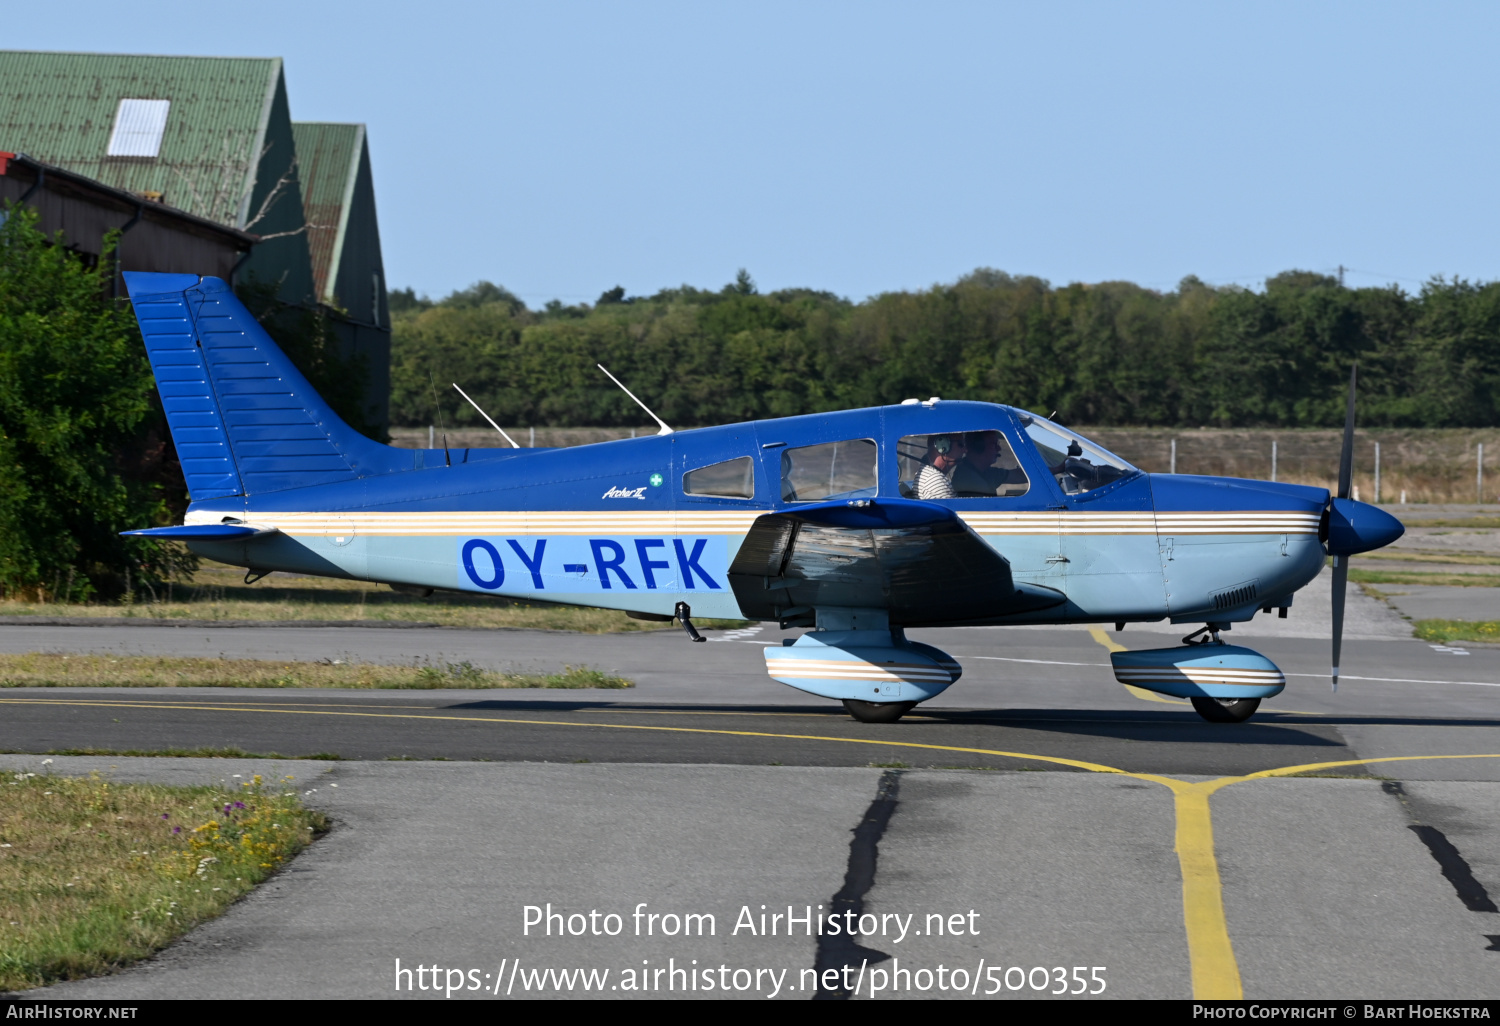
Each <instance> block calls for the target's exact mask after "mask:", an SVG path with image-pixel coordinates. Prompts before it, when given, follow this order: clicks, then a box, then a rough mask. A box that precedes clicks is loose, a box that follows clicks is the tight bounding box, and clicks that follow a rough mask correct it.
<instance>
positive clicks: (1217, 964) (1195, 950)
mask: <svg viewBox="0 0 1500 1026" xmlns="http://www.w3.org/2000/svg"><path fill="white" fill-rule="evenodd" d="M0 704H9V705H65V706H94V707H99V706H103V707H109V708H134V709H180V710H189V711H203V712H247V713H257V712H258V713H280V714H282V715H292V716H356V717H363V718H367V719H398V720H405V719H426V720H445V721H457V722H464V723H509V724H532V725H535V726H543V727H586V728H587V727H593V728H595V729H602V730H654V731H661V732H664V733H676V734H718V735H727V736H731V737H763V738H774V739H778V740H786V741H831V742H834V743H836V744H858V745H882V746H885V747H889V748H919V749H923V750H926V751H940V752H962V753H965V754H969V755H991V756H998V757H1000V758H1006V759H1030V760H1033V761H1036V762H1049V763H1052V764H1054V765H1058V766H1071V767H1073V768H1074V769H1081V770H1087V771H1089V772H1091V773H1108V774H1113V775H1116V776H1122V777H1133V778H1135V779H1136V780H1144V781H1148V782H1150V783H1153V784H1160V785H1161V786H1163V787H1165V788H1167V789H1168V790H1169V791H1171V792H1172V798H1173V808H1174V818H1175V820H1176V837H1175V842H1176V843H1175V845H1174V850H1175V852H1176V854H1177V863H1178V866H1179V868H1180V870H1181V872H1182V913H1183V926H1184V928H1185V930H1186V933H1187V945H1188V960H1189V963H1190V966H1191V970H1192V980H1193V997H1194V998H1196V999H1198V1000H1229V1001H1237V1000H1240V999H1242V998H1243V997H1244V989H1243V987H1242V985H1241V982H1240V969H1239V963H1238V962H1237V961H1236V959H1235V956H1234V946H1233V944H1232V943H1231V942H1230V939H1229V926H1228V923H1227V922H1226V920H1225V917H1224V895H1223V883H1222V881H1221V880H1220V877H1219V863H1218V859H1217V857H1216V855H1215V853H1214V830H1213V816H1212V812H1211V810H1210V808H1209V799H1210V798H1211V797H1212V796H1213V794H1214V793H1215V792H1216V791H1218V790H1220V789H1221V788H1225V787H1228V786H1229V785H1231V784H1240V783H1244V782H1246V781H1252V780H1267V779H1270V778H1272V777H1284V776H1290V775H1292V774H1296V773H1311V772H1315V771H1318V770H1326V769H1338V768H1341V767H1346V766H1366V765H1370V764H1372V763H1380V762H1416V761H1421V760H1429V759H1500V753H1484V754H1474V755H1394V756H1385V757H1382V758H1373V759H1345V760H1340V761H1337V762H1313V763H1304V764H1301V765H1297V766H1280V767H1277V768H1274V769H1266V770H1258V771H1257V772H1254V773H1247V774H1244V775H1243V776H1235V777H1219V778H1218V779H1215V780H1204V781H1199V782H1197V783H1190V782H1188V781H1185V780H1178V779H1176V778H1174V777H1166V776H1162V775H1160V774H1157V773H1132V772H1130V771H1129V770H1122V769H1118V768H1116V767H1114V766H1105V765H1103V764H1101V763H1097V762H1086V761H1084V760H1081V759H1067V758H1063V757H1061V756H1056V755H1036V754H1034V753H1028V752H1008V751H1003V750H1001V749H993V748H968V747H962V746H959V745H933V744H923V743H921V742H916V741H883V740H879V739H875V738H861V737H824V736H821V735H817V734H776V733H771V732H769V731H759V730H724V729H719V728H713V727H667V726H658V725H655V724H646V723H580V722H577V721H573V720H536V719H517V718H511V717H499V716H450V715H446V714H444V715H430V714H426V713H375V712H352V711H348V710H340V711H332V710H320V709H273V708H265V707H257V706H253V705H240V706H228V705H196V704H190V703H164V702H105V701H84V700H75V701H67V700H63V699H51V698H0Z"/></svg>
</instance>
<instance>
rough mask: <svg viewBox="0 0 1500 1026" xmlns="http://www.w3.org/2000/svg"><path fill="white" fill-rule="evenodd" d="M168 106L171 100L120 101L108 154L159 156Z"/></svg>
mask: <svg viewBox="0 0 1500 1026" xmlns="http://www.w3.org/2000/svg"><path fill="white" fill-rule="evenodd" d="M171 106H172V101H171V100H128V99H122V100H121V101H120V107H119V109H118V110H116V111H115V127H114V131H112V132H111V133H110V134H109V149H108V150H106V151H105V152H106V153H107V155H108V156H111V157H154V156H156V155H157V154H158V153H160V152H161V138H162V136H163V135H165V134H166V131H167V109H168V108H169V107H171Z"/></svg>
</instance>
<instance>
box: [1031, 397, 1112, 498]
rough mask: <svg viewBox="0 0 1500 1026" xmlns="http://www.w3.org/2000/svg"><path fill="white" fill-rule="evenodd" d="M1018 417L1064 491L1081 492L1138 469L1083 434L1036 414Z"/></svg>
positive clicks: (1076, 493)
mask: <svg viewBox="0 0 1500 1026" xmlns="http://www.w3.org/2000/svg"><path fill="white" fill-rule="evenodd" d="M1019 416H1020V418H1021V427H1022V428H1024V429H1025V431H1026V437H1027V438H1029V439H1031V444H1032V445H1034V446H1036V451H1037V452H1038V453H1039V454H1040V455H1041V457H1042V461H1043V462H1045V463H1046V464H1047V469H1049V470H1051V471H1052V476H1054V477H1055V478H1057V483H1058V485H1059V486H1060V487H1061V488H1062V490H1063V492H1064V494H1067V495H1082V494H1083V493H1084V492H1091V491H1093V490H1094V489H1095V488H1098V487H1100V486H1102V485H1107V484H1109V483H1110V482H1112V481H1118V480H1119V479H1120V478H1122V477H1125V476H1126V475H1128V474H1133V473H1135V472H1136V468H1135V467H1132V466H1131V465H1130V464H1129V463H1126V462H1125V461H1124V460H1122V459H1120V457H1118V456H1116V455H1115V454H1114V453H1112V452H1110V451H1109V450H1108V449H1104V448H1101V447H1100V446H1098V445H1096V444H1095V443H1093V442H1090V441H1089V440H1088V439H1087V438H1084V437H1083V436H1082V435H1075V434H1074V433H1073V432H1071V431H1069V430H1068V429H1067V428H1065V427H1060V426H1058V425H1057V424H1054V423H1052V422H1051V421H1050V420H1045V419H1043V418H1041V417H1038V416H1036V415H1034V414H1030V413H1022V414H1019Z"/></svg>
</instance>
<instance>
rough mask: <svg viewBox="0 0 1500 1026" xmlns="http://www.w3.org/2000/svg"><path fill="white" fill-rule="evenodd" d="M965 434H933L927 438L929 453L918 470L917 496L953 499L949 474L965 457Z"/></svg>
mask: <svg viewBox="0 0 1500 1026" xmlns="http://www.w3.org/2000/svg"><path fill="white" fill-rule="evenodd" d="M963 439H964V436H963V435H932V436H931V437H930V438H928V439H927V455H926V456H925V457H923V459H922V469H921V470H918V471H917V481H916V485H917V498H919V499H951V498H953V497H954V490H953V485H952V484H951V483H950V482H949V480H948V474H949V472H950V471H952V470H953V468H954V467H956V466H958V464H959V461H960V460H962V459H963V458H964V441H963Z"/></svg>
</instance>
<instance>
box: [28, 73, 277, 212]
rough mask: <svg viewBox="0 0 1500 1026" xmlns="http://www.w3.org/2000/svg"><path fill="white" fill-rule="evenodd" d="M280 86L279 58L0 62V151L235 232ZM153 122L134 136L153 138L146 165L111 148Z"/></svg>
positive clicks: (123, 149) (131, 151) (143, 158)
mask: <svg viewBox="0 0 1500 1026" xmlns="http://www.w3.org/2000/svg"><path fill="white" fill-rule="evenodd" d="M281 82H282V66H281V58H279V57H156V56H146V55H123V54H93V53H41V52H32V51H16V50H7V51H0V143H3V144H4V145H5V148H6V149H11V150H16V151H20V152H25V153H26V154H28V155H29V156H32V157H35V158H36V159H38V160H41V161H44V162H46V163H48V164H54V165H57V166H60V167H65V168H67V169H68V170H70V171H74V172H77V173H79V174H83V175H87V176H88V177H90V178H93V179H96V180H98V181H100V182H103V183H104V184H106V185H110V186H114V187H115V188H118V189H124V190H126V191H129V192H135V193H160V194H162V195H163V196H164V197H165V198H166V201H167V202H168V203H170V204H171V205H172V206H175V207H178V208H180V209H183V210H186V211H188V212H190V213H193V214H197V215H198V216H200V217H206V218H208V219H209V220H212V221H218V222H219V223H221V224H232V225H235V226H237V227H242V226H244V225H245V223H246V221H247V220H249V219H250V218H252V217H253V216H254V213H253V212H252V211H250V210H249V206H250V200H251V195H250V194H251V192H252V191H253V190H254V187H255V185H256V181H255V179H256V177H257V175H256V172H257V170H258V168H257V165H258V164H259V163H260V158H261V157H262V156H266V155H268V154H265V153H264V150H265V147H266V145H267V142H268V139H267V128H268V123H269V122H270V120H271V115H272V107H273V105H274V102H275V100H276V98H277V93H278V91H279V90H280V89H282V86H281ZM138 100H145V101H163V100H164V101H167V103H166V104H165V105H162V104H161V103H159V102H158V103H156V104H134V105H133V107H132V105H131V101H138ZM163 113H164V114H165V119H164V121H165V123H164V124H156V125H153V124H149V123H148V124H146V125H144V128H145V129H146V131H147V134H148V136H149V132H150V130H151V129H153V128H154V129H156V130H157V132H158V134H159V138H160V143H159V148H158V152H157V153H156V154H155V156H151V155H149V154H144V153H143V152H142V151H141V150H140V148H139V146H137V147H135V148H132V147H130V146H122V145H120V143H119V140H118V136H119V132H118V128H119V126H118V124H117V123H118V122H121V121H126V120H128V119H129V118H130V117H131V116H132V115H136V116H138V117H145V118H147V119H148V121H149V119H151V118H158V117H160V115H162V114H163ZM137 138H140V136H138V137H137ZM112 143H114V145H112ZM148 148H149V143H148ZM111 151H113V153H112V152H111ZM262 185H263V187H264V183H262ZM256 191H258V190H256Z"/></svg>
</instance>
